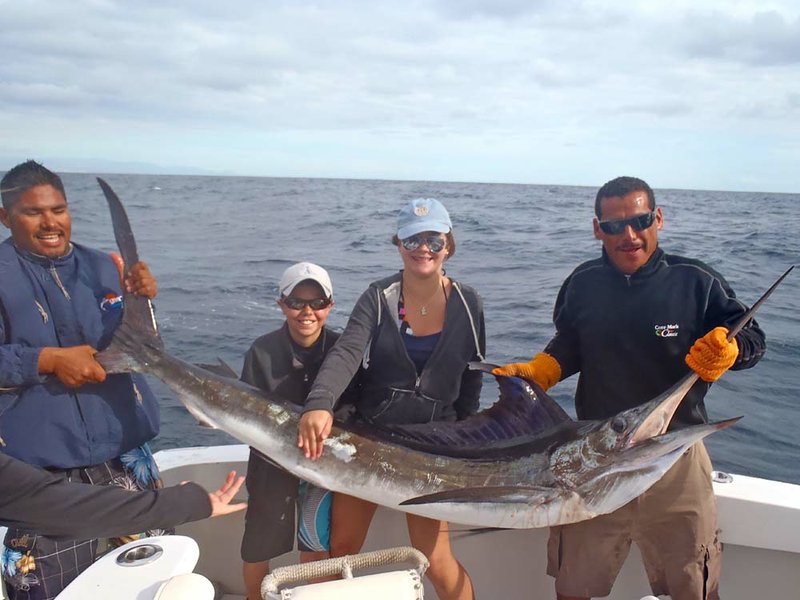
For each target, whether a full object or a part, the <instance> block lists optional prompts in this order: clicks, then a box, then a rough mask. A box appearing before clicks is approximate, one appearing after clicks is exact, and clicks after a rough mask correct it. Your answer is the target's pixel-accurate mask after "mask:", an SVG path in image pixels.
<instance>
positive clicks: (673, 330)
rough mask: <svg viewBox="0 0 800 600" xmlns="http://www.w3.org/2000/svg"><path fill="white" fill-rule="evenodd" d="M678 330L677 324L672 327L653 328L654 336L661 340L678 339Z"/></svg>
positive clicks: (659, 326) (657, 326)
mask: <svg viewBox="0 0 800 600" xmlns="http://www.w3.org/2000/svg"><path fill="white" fill-rule="evenodd" d="M678 329H680V326H679V325H678V324H677V323H675V324H673V325H656V326H655V331H656V335H657V336H658V337H662V338H668V337H678Z"/></svg>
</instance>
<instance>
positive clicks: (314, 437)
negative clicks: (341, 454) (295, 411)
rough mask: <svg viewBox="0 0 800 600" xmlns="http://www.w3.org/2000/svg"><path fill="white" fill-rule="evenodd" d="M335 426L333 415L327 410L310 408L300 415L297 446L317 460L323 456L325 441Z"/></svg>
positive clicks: (307, 455) (308, 456) (307, 456)
mask: <svg viewBox="0 0 800 600" xmlns="http://www.w3.org/2000/svg"><path fill="white" fill-rule="evenodd" d="M331 427H333V415H332V414H331V413H329V412H328V411H327V410H310V411H308V412H307V413H303V416H302V417H300V425H299V426H298V432H297V447H298V448H300V449H302V450H303V454H305V455H306V458H310V459H311V460H317V459H318V458H319V457H320V456H322V448H323V443H324V442H325V440H326V439H328V435H330V432H331Z"/></svg>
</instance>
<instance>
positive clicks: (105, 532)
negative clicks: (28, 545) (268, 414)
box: [0, 453, 211, 540]
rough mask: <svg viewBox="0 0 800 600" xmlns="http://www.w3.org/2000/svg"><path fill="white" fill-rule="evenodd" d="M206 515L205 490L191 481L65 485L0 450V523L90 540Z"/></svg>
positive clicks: (53, 476)
mask: <svg viewBox="0 0 800 600" xmlns="http://www.w3.org/2000/svg"><path fill="white" fill-rule="evenodd" d="M210 514H211V503H210V502H209V500H208V492H206V491H205V490H204V489H203V488H202V487H200V486H199V485H196V484H194V483H187V484H185V485H179V486H174V487H169V488H164V489H161V490H156V491H144V492H131V491H129V490H125V489H122V488H119V487H115V486H96V485H89V484H86V483H69V482H67V481H66V480H65V479H64V478H63V477H57V476H56V475H53V474H51V473H48V472H47V471H44V470H43V469H40V468H38V467H34V466H31V465H27V464H25V463H23V462H22V461H19V460H17V459H15V458H11V457H10V456H7V455H5V454H2V453H0V525H3V526H6V527H12V528H18V529H22V530H26V531H31V532H36V533H39V534H43V535H47V536H48V537H51V538H55V539H69V540H72V539H93V538H98V537H114V536H120V535H127V534H129V533H130V532H131V531H145V530H147V529H159V528H168V527H172V526H174V525H180V524H181V523H186V522H187V521H196V520H198V519H204V518H205V517H208V516H209V515H210Z"/></svg>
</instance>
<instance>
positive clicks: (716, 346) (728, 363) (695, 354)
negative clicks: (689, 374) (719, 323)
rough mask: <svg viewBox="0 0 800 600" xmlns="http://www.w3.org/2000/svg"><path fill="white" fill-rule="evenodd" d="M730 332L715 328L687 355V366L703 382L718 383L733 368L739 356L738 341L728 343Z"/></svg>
mask: <svg viewBox="0 0 800 600" xmlns="http://www.w3.org/2000/svg"><path fill="white" fill-rule="evenodd" d="M727 338H728V330H727V329H726V328H725V327H715V328H714V329H712V330H711V331H709V332H708V333H707V334H705V335H704V336H703V337H701V338H700V339H698V340H697V341H696V342H695V343H694V345H693V346H692V347H691V349H690V350H689V354H687V355H686V364H687V365H689V366H690V367H691V368H692V370H693V371H694V372H695V373H697V374H698V375H699V376H700V379H702V380H703V381H716V380H717V379H719V378H720V377H721V376H722V374H723V373H724V372H725V371H727V370H728V369H730V368H731V367H732V366H733V363H734V362H736V357H737V356H739V344H737V343H736V339H732V340H731V341H730V342H729V341H728V339H727Z"/></svg>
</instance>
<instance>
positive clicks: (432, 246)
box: [298, 198, 485, 600]
mask: <svg viewBox="0 0 800 600" xmlns="http://www.w3.org/2000/svg"><path fill="white" fill-rule="evenodd" d="M392 241H393V243H394V244H395V245H396V246H397V248H398V251H399V253H400V258H401V259H402V261H403V270H401V271H400V272H399V273H396V274H394V275H390V276H389V277H386V278H384V279H381V280H379V281H376V282H374V283H372V284H371V285H370V286H369V288H368V289H367V291H365V292H364V293H363V294H362V295H361V297H360V298H359V300H358V301H357V303H356V305H355V307H354V308H353V312H352V314H351V316H350V320H349V321H348V323H347V327H346V328H345V330H344V332H343V333H342V336H341V337H340V339H339V342H338V343H337V345H336V346H335V347H334V348H333V350H331V352H330V353H329V354H328V355H327V357H326V358H325V361H324V363H323V365H322V367H321V368H320V371H319V374H318V375H317V379H316V380H315V382H314V384H313V385H312V387H311V391H310V393H309V394H308V397H307V398H306V403H305V408H304V414H303V417H302V419H301V421H300V428H299V433H298V445H299V446H300V448H302V449H303V451H304V452H305V455H306V456H307V457H309V458H311V459H316V458H319V456H320V455H321V454H322V451H323V442H324V440H325V439H326V438H327V436H328V434H329V432H330V429H331V425H332V422H333V417H332V411H333V407H334V404H335V403H336V401H337V399H338V398H339V396H340V395H341V394H342V392H343V391H344V390H345V389H346V387H347V386H348V384H349V383H350V380H351V379H352V378H353V377H354V375H355V374H356V372H357V371H358V370H359V367H362V368H361V372H360V374H359V378H358V382H359V385H358V393H357V398H356V412H355V417H356V418H358V419H360V420H362V421H364V422H366V423H375V424H401V423H426V422H429V421H455V420H457V419H463V418H465V417H467V416H469V415H471V414H474V413H475V412H477V410H478V404H479V398H480V389H481V374H480V372H478V371H470V370H468V368H467V363H468V362H469V361H471V360H483V355H484V353H485V333H484V322H483V305H482V302H481V299H480V297H479V296H478V295H477V293H476V292H475V291H474V290H473V289H472V288H470V287H469V286H466V285H462V284H460V283H458V282H457V281H455V280H454V279H452V278H450V277H447V276H446V275H445V272H444V269H443V266H444V262H445V261H446V260H448V259H449V258H450V257H452V256H453V254H455V249H456V244H455V238H454V237H453V233H452V224H451V222H450V216H449V215H448V213H447V210H446V209H445V207H444V206H443V205H442V204H441V203H440V202H438V201H437V200H434V199H432V198H420V199H417V200H413V201H412V202H410V203H409V204H407V205H406V206H405V207H403V209H402V210H401V211H400V213H399V215H398V223H397V234H396V235H395V236H394V237H393V238H392ZM375 509H376V505H375V504H373V503H371V502H367V501H365V500H361V499H359V498H354V497H352V496H347V495H344V494H339V493H337V494H334V501H333V512H332V521H331V527H332V530H331V554H332V555H334V556H341V555H345V554H353V553H355V552H358V551H359V550H360V548H361V546H362V544H363V543H364V539H365V538H366V535H367V531H368V529H369V525H370V522H371V521H372V517H373V515H374V514H375ZM406 519H407V523H408V533H409V537H410V538H411V543H412V545H413V546H414V547H416V548H418V549H420V550H422V551H423V552H424V553H425V555H426V556H427V557H428V559H429V561H430V568H429V569H428V571H427V575H428V577H429V578H430V580H431V582H432V583H433V586H434V588H435V589H436V593H437V595H438V596H439V598H442V599H443V600H469V599H470V598H472V597H473V591H472V582H471V580H470V578H469V576H468V575H467V573H466V571H465V570H464V568H463V567H462V566H461V564H460V563H459V562H458V561H457V560H456V559H455V557H454V556H453V554H452V551H451V548H450V536H449V530H448V524H447V523H446V522H442V521H436V520H434V519H429V518H426V517H420V516H417V515H412V514H407V515H406Z"/></svg>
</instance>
